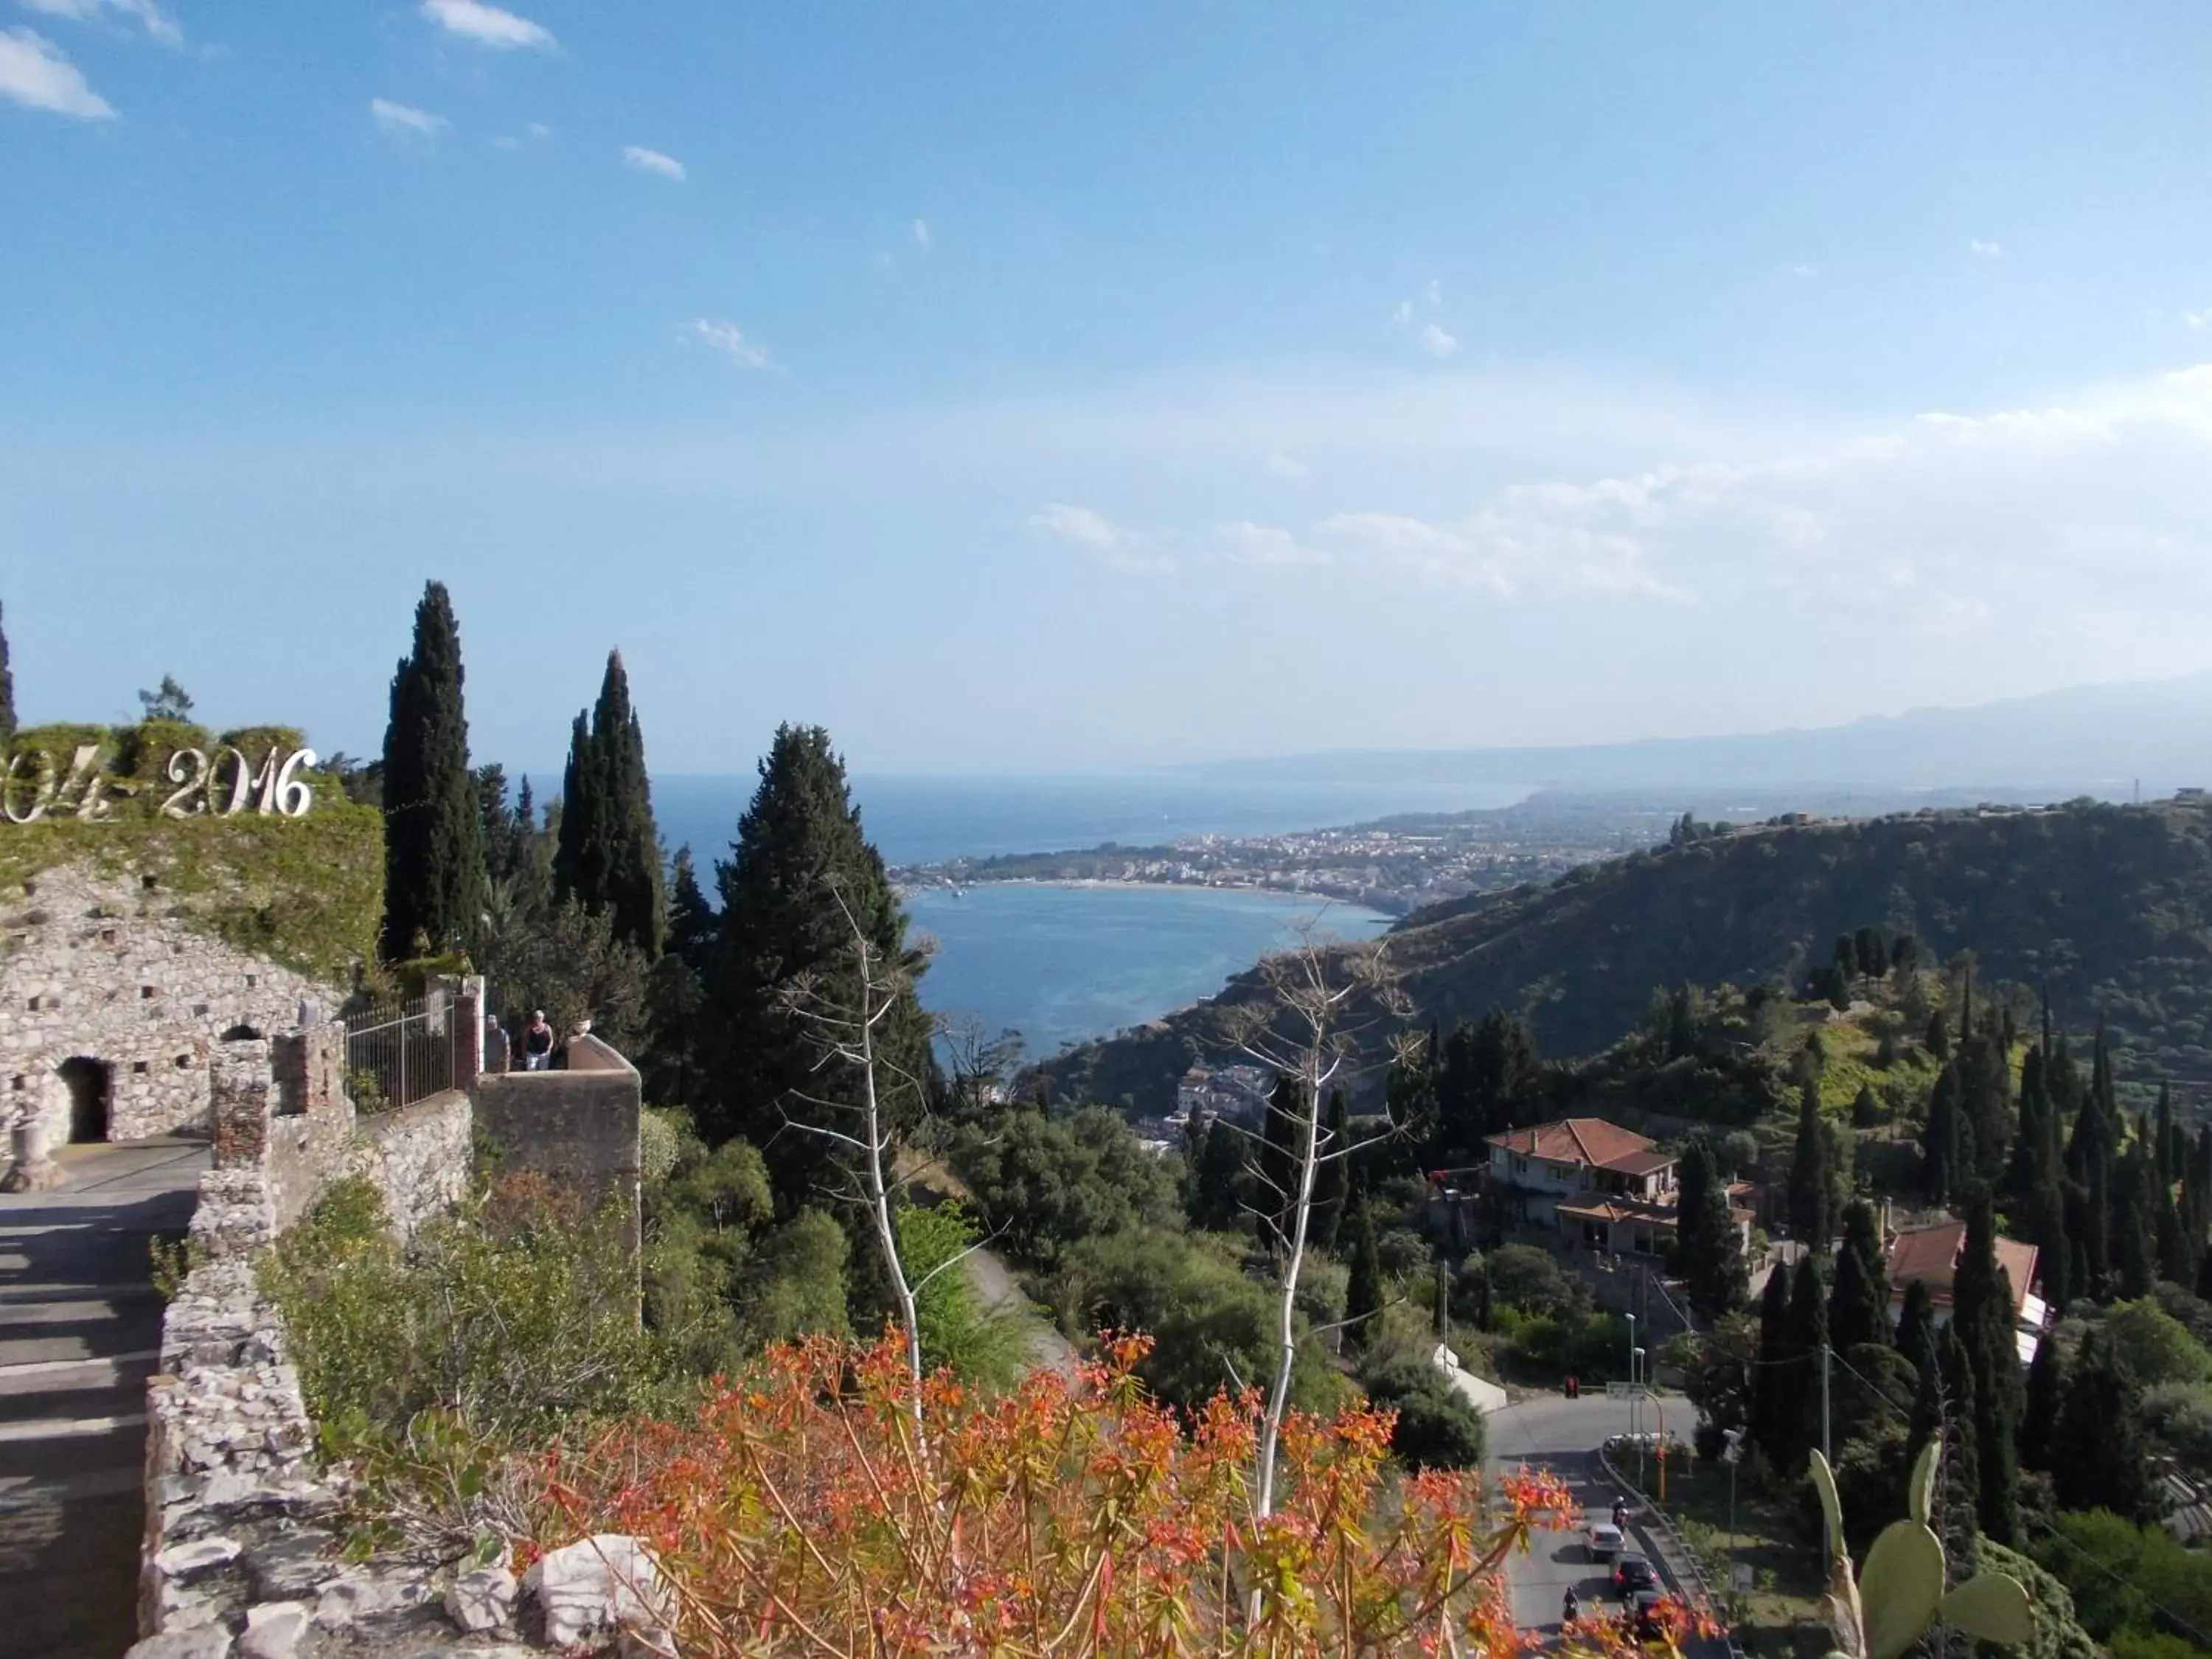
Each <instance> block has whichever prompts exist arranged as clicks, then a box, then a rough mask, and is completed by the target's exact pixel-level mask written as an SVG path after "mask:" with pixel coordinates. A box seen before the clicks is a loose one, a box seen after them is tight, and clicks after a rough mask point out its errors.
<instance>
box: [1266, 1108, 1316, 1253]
mask: <svg viewBox="0 0 2212 1659" xmlns="http://www.w3.org/2000/svg"><path fill="white" fill-rule="evenodd" d="M1304 1112H1305V1085H1304V1084H1303V1083H1301V1082H1300V1081H1299V1080H1298V1079H1297V1078H1294V1077H1292V1076H1291V1075H1290V1074H1289V1073H1284V1074H1282V1075H1281V1076H1279V1077H1278V1078H1277V1079H1275V1088H1274V1092H1273V1093H1272V1094H1270V1095H1269V1096H1268V1097H1267V1116H1266V1117H1265V1118H1263V1119H1262V1120H1261V1127H1260V1171H1259V1173H1260V1194H1259V1202H1260V1206H1261V1209H1262V1210H1263V1211H1264V1212H1266V1213H1267V1217H1268V1218H1269V1221H1270V1224H1271V1227H1272V1231H1270V1233H1269V1236H1268V1238H1267V1243H1268V1244H1269V1245H1270V1246H1273V1245H1274V1244H1276V1243H1285V1242H1287V1241H1288V1239H1289V1237H1290V1226H1289V1223H1288V1220H1287V1218H1288V1217H1289V1215H1290V1212H1291V1206H1292V1204H1293V1203H1294V1202H1295V1201H1296V1200H1297V1183H1298V1168H1297V1165H1298V1153H1299V1152H1300V1150H1301V1148H1300V1142H1301V1140H1302V1139H1303V1138H1304V1137H1303V1134H1302V1130H1303V1128H1304Z"/></svg>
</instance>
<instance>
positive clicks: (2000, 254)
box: [1966, 239, 2005, 259]
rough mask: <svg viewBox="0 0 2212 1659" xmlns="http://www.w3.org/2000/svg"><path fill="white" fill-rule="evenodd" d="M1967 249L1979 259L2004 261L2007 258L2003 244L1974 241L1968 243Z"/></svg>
mask: <svg viewBox="0 0 2212 1659" xmlns="http://www.w3.org/2000/svg"><path fill="white" fill-rule="evenodd" d="M1966 248H1967V251H1968V252H1971V253H1972V255H1973V256H1974V257H1975V258H1977V259H2002V258H2004V257H2005V251H2004V244H2003V243H2002V242H1984V241H1982V240H1979V239H1973V240H1969V241H1968V242H1967V243H1966Z"/></svg>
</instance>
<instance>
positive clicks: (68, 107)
mask: <svg viewBox="0 0 2212 1659" xmlns="http://www.w3.org/2000/svg"><path fill="white" fill-rule="evenodd" d="M0 98H7V99H10V100H14V101H15V102H16V103H18V104H21V105H24V106H26V107H27V108H30V109H42V110H47V111H50V112H52V113H53V114H56V115H74V116H76V118H78V119H79V120H81V121H106V120H112V119H113V118H114V115H115V106H113V105H112V104H110V103H109V102H108V101H107V100H106V99H105V98H102V97H101V96H100V94H98V93H96V92H94V90H93V89H92V88H90V87H89V86H88V85H86V84H85V79H84V76H82V74H81V73H79V72H78V70H77V67H76V64H72V63H70V60H69V59H68V58H65V57H64V56H63V55H62V52H61V49H60V48H59V47H58V46H55V45H54V44H53V42H52V41H51V40H46V39H45V38H44V37H43V36H40V35H37V34H33V33H32V32H31V31H30V30H28V29H26V28H13V29H8V30H4V31H0Z"/></svg>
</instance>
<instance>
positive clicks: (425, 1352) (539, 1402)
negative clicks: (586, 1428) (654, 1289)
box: [258, 1177, 668, 1438]
mask: <svg viewBox="0 0 2212 1659" xmlns="http://www.w3.org/2000/svg"><path fill="white" fill-rule="evenodd" d="M570 1207H571V1209H572V1210H573V1209H574V1207H575V1206H570ZM622 1232H623V1217H622V1215H621V1213H620V1211H619V1207H618V1206H616V1205H611V1206H608V1207H607V1208H606V1209H605V1210H603V1211H602V1212H599V1213H598V1214H595V1215H590V1216H579V1215H576V1214H574V1213H565V1214H564V1213H562V1212H560V1211H559V1210H558V1209H557V1208H556V1207H554V1206H550V1205H549V1204H547V1203H545V1202H544V1195H543V1194H540V1193H538V1192H537V1191H536V1190H534V1189H526V1188H525V1187H524V1186H523V1185H521V1184H519V1183H516V1182H514V1181H513V1178H512V1177H510V1178H507V1180H505V1181H502V1182H495V1183H494V1184H493V1186H492V1188H491V1189H490V1190H489V1192H488V1193H487V1194H483V1195H482V1196H481V1197H479V1198H478V1199H477V1200H473V1201H472V1202H471V1204H470V1205H469V1206H466V1207H465V1209H464V1211H463V1212H461V1213H459V1214H458V1215H454V1216H452V1217H447V1218H440V1219H438V1220H435V1221H432V1222H431V1223H429V1224H428V1225H426V1226H424V1227H423V1228H422V1229H421V1230H420V1231H417V1232H416V1235H415V1237H414V1238H413V1239H412V1240H411V1241H410V1242H409V1243H407V1244H405V1245H404V1246H403V1245H401V1244H400V1243H398V1242H397V1241H396V1240H395V1239H393V1237H392V1235H391V1233H390V1231H388V1229H387V1228H386V1225H385V1216H384V1208H383V1203H382V1200H380V1198H379V1196H378V1194H377V1192H376V1189H375V1188H374V1187H372V1186H370V1185H369V1184H368V1182H364V1181H359V1180H353V1181H346V1182H339V1183H338V1184H337V1186H335V1187H334V1188H332V1189H331V1192H330V1193H329V1194H327V1195H326V1196H325V1198H324V1199H323V1200H322V1201H321V1202H320V1203H319V1204H318V1205H317V1206H316V1207H315V1208H314V1210H313V1212H311V1213H310V1214H309V1215H308V1217H307V1219H305V1220H304V1221H302V1222H301V1224H300V1225H298V1226H296V1227H295V1228H294V1229H293V1230H292V1231H290V1232H289V1233H287V1234H286V1235H285V1236H284V1237H283V1238H282V1239H281V1240H279V1241H278V1243H277V1245H276V1249H274V1250H272V1251H270V1252H268V1253H267V1254H266V1255H264V1256H263V1257H262V1258H261V1261H260V1264H259V1269H258V1270H259V1272H260V1274H261V1278H262V1285H263V1288H264V1291H266V1292H267V1293H268V1294H269V1295H270V1297H271V1298H272V1299H273V1300H274V1301H275V1302H276V1304H277V1306H278V1307H279V1308H280V1309H282V1310H283V1314H284V1322H285V1328H286V1331H287V1333H288V1334H289V1338H290V1343H291V1348H292V1352H293V1357H294V1359H295V1363H296V1364H297V1365H298V1367H299V1372H300V1386H301V1392H302V1393H303V1394H304V1395H306V1398H307V1407H308V1409H309V1410H310V1411H311V1412H312V1413H313V1414H314V1416H315V1418H316V1419H317V1420H319V1421H320V1422H323V1423H325V1424H328V1425H336V1426H337V1427H339V1429H340V1431H341V1432H343V1433H348V1434H351V1435H355V1436H359V1437H370V1436H374V1435H378V1434H389V1433H397V1432H399V1431H404V1429H405V1427H406V1425H408V1423H409V1422H410V1419H413V1418H414V1417H415V1416H416V1414H417V1413H422V1412H424V1411H428V1410H432V1409H438V1408H442V1409H445V1410H447V1411H450V1412H452V1413H455V1414H457V1415H458V1416H459V1417H460V1418H462V1419H465V1421H466V1422H467V1423H468V1424H469V1425H471V1427H472V1428H473V1429H474V1430H475V1431H477V1432H478V1433H481V1434H483V1435H485V1436H487V1437H493V1438H503V1437H514V1436H521V1437H526V1436H530V1435H534V1434H539V1433H544V1432H546V1431H550V1429H551V1428H552V1427H553V1426H554V1425H556V1424H558V1423H559V1422H560V1421H562V1419H564V1418H566V1417H568V1416H569V1415H571V1414H575V1413H581V1414H584V1415H587V1416H588V1415H599V1416H612V1415H616V1414H619V1413H623V1412H628V1411H634V1410H636V1409H638V1408H639V1407H641V1406H644V1405H647V1404H648V1403H651V1402H652V1401H654V1400H655V1399H656V1398H658V1397H659V1396H660V1391H661V1389H662V1388H663V1387H664V1386H665V1383H666V1382H667V1380H668V1368H667V1367H666V1365H665V1362H664V1359H663V1356H662V1354H661V1352H659V1345H658V1344H657V1343H656V1342H655V1340H653V1336H652V1335H651V1334H649V1333H647V1332H645V1331H642V1330H641V1329H640V1328H638V1323H637V1318H636V1314H635V1306H636V1304H635V1295H636V1291H635V1283H634V1281H633V1280H632V1279H631V1278H630V1271H631V1270H630V1265H629V1252H628V1250H627V1249H624V1248H623V1244H622Z"/></svg>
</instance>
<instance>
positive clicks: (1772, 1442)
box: [1751, 1262, 1805, 1466]
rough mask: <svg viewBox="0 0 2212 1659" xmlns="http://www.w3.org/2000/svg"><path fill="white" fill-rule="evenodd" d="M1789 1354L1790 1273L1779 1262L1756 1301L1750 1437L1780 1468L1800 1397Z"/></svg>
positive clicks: (1800, 1382) (1801, 1385) (1798, 1373)
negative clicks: (1756, 1360) (1756, 1359)
mask: <svg viewBox="0 0 2212 1659" xmlns="http://www.w3.org/2000/svg"><path fill="white" fill-rule="evenodd" d="M1793 1358H1794V1356H1793V1355H1792V1354H1791V1353H1790V1273H1789V1270H1788V1269H1787V1268H1786V1267H1784V1266H1783V1265H1782V1264H1781V1263H1780V1262H1776V1263H1775V1264H1774V1266H1773V1267H1771V1268H1769V1269H1768V1270H1767V1274H1766V1288H1765V1290H1764V1291H1761V1292H1759V1367H1758V1369H1757V1370H1755V1371H1754V1372H1753V1374H1752V1380H1751V1437H1752V1438H1753V1440H1754V1441H1755V1442H1757V1443H1758V1445H1759V1449H1760V1450H1761V1451H1763V1452H1764V1453H1765V1454H1766V1459H1767V1462H1770V1463H1773V1464H1776V1465H1778V1466H1779V1465H1781V1464H1782V1463H1784V1461H1785V1454H1786V1453H1787V1451H1788V1449H1789V1446H1790V1418H1791V1413H1793V1412H1794V1411H1795V1409H1796V1404H1797V1402H1798V1401H1800V1400H1802V1398H1803V1396H1804V1391H1805V1378H1804V1376H1803V1373H1802V1369H1801V1367H1800V1366H1799V1365H1797V1364H1793V1363H1791V1362H1792V1359H1793Z"/></svg>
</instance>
